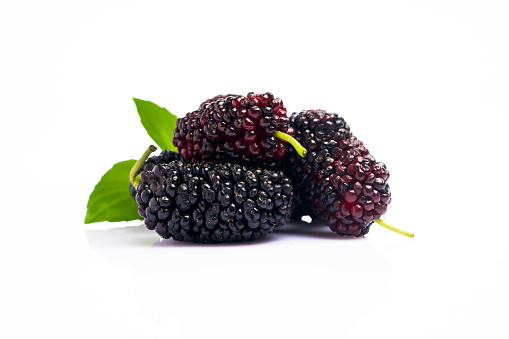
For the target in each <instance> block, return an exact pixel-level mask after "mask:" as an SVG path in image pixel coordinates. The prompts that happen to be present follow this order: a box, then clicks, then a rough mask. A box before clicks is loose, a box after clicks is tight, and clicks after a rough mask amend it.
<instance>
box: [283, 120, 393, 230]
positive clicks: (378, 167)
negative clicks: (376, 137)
mask: <svg viewBox="0 0 509 339" xmlns="http://www.w3.org/2000/svg"><path fill="white" fill-rule="evenodd" d="M290 125H291V127H292V128H293V129H295V138H296V139H297V140H298V141H299V142H300V143H301V144H302V145H303V146H304V147H306V148H307V149H308V150H309V152H308V154H307V156H306V157H304V158H301V157H299V156H298V155H297V154H295V152H294V151H293V150H291V149H290V150H289V152H288V155H287V157H285V167H288V168H289V169H290V170H289V172H288V175H289V177H290V178H291V179H292V180H293V181H294V182H295V187H296V192H297V194H303V195H304V196H305V197H306V200H307V202H306V201H302V202H301V204H302V205H304V206H299V205H297V204H296V207H295V210H296V211H297V210H299V209H304V208H306V204H310V206H311V208H312V210H313V212H314V214H315V215H316V216H317V217H318V218H320V219H321V220H322V221H324V222H325V223H326V224H327V225H328V226H329V227H330V228H331V230H333V231H335V232H336V233H338V234H339V235H353V236H359V235H364V234H366V233H368V232H369V227H370V225H371V224H372V222H373V220H374V219H379V218H380V216H381V215H383V214H384V213H385V212H386V211H387V205H388V204H389V203H390V201H391V193H390V188H389V185H388V184H387V180H388V179H389V172H388V171H387V168H386V166H385V165H384V164H383V163H381V162H377V161H376V160H375V158H374V157H373V156H372V155H371V154H370V153H369V151H368V149H367V148H366V147H365V146H364V144H363V143H362V142H361V141H359V140H357V138H356V137H354V136H352V134H351V132H350V128H349V127H348V125H347V124H346V123H345V121H344V120H343V119H342V118H340V117H339V116H338V115H337V114H333V113H326V112H325V111H321V110H312V111H303V112H300V113H294V114H293V115H292V117H291V118H290ZM301 192H303V193H301Z"/></svg>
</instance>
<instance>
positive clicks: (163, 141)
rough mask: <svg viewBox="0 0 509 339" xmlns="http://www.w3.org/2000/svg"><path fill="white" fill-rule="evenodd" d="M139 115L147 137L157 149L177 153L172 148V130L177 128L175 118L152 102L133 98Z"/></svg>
mask: <svg viewBox="0 0 509 339" xmlns="http://www.w3.org/2000/svg"><path fill="white" fill-rule="evenodd" d="M133 100H134V103H135V104H136V109H137V110H138V114H139V115H140V119H141V123H142V125H143V127H145V130H146V131H147V133H148V135H149V136H150V137H151V138H152V140H154V142H155V143H156V144H157V146H159V148H160V149H161V150H162V151H164V150H172V151H175V152H178V149H177V147H175V146H173V143H172V142H171V140H172V139H173V130H174V129H175V127H177V117H176V116H175V115H173V114H171V113H170V111H168V110H167V109H166V108H164V107H159V106H157V105H156V104H154V103H153V102H150V101H145V100H141V99H136V98H133Z"/></svg>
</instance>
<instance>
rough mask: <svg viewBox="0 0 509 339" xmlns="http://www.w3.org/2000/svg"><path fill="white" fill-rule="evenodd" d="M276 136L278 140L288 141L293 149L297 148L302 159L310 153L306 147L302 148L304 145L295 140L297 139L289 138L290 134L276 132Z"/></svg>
mask: <svg viewBox="0 0 509 339" xmlns="http://www.w3.org/2000/svg"><path fill="white" fill-rule="evenodd" d="M274 136H275V137H276V138H279V139H282V140H285V141H288V142H289V143H290V145H292V146H293V148H295V150H296V151H297V153H299V155H300V156H301V157H303V156H305V155H306V154H307V153H308V151H307V150H306V149H305V148H304V147H302V145H301V144H300V143H299V142H298V141H297V140H295V138H293V137H291V136H289V135H288V134H286V133H283V132H281V131H275V132H274Z"/></svg>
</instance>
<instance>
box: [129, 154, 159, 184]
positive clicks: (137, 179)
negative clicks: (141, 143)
mask: <svg viewBox="0 0 509 339" xmlns="http://www.w3.org/2000/svg"><path fill="white" fill-rule="evenodd" d="M156 149H157V147H155V146H154V145H150V146H148V148H147V150H146V151H145V153H143V155H142V156H141V158H140V159H139V160H138V161H136V163H135V164H134V166H133V168H132V169H131V172H130V173H129V181H130V182H131V185H133V187H134V189H136V187H138V184H139V183H140V176H139V175H138V176H136V172H138V170H139V169H140V168H141V166H143V164H144V163H145V161H147V159H148V157H149V156H150V153H152V152H154V151H155V150H156Z"/></svg>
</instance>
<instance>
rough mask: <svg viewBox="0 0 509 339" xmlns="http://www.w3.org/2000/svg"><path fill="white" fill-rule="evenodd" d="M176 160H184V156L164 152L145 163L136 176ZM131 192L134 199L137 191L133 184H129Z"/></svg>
mask: <svg viewBox="0 0 509 339" xmlns="http://www.w3.org/2000/svg"><path fill="white" fill-rule="evenodd" d="M174 160H182V156H181V155H180V154H179V153H177V152H173V151H170V150H165V151H162V152H161V153H160V154H159V155H154V156H151V157H150V158H148V159H147V161H145V163H144V164H143V165H142V166H141V167H140V169H139V170H138V171H137V172H136V175H138V174H140V173H141V172H143V171H152V169H153V168H154V166H155V165H158V164H167V163H170V162H172V161H174ZM129 192H130V193H131V196H132V197H133V199H134V198H135V197H136V190H135V189H134V187H133V185H131V184H129Z"/></svg>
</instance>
